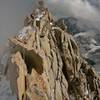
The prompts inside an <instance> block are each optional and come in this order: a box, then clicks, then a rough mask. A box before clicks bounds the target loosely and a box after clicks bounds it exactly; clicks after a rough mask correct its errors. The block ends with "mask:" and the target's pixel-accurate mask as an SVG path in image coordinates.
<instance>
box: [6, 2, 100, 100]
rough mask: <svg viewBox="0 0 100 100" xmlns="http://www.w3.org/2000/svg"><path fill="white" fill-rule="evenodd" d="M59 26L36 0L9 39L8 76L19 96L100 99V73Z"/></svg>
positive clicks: (34, 99)
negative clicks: (18, 29) (33, 7)
mask: <svg viewBox="0 0 100 100" xmlns="http://www.w3.org/2000/svg"><path fill="white" fill-rule="evenodd" d="M62 27H63V28H62V29H61V28H60V27H58V26H57V25H55V21H54V19H53V18H52V15H51V13H50V12H49V11H48V9H47V8H45V7H44V4H43V3H42V2H39V7H38V8H37V9H36V10H34V11H33V12H32V14H31V15H30V16H29V17H27V18H26V19H25V26H24V28H23V29H22V30H21V32H20V34H18V35H17V36H15V37H14V38H12V39H10V48H11V49H10V50H11V56H10V58H9V61H8V64H7V66H8V70H7V76H8V79H9V80H10V83H11V88H12V91H13V94H17V96H18V98H19V100H99V99H100V77H99V76H98V75H97V74H96V72H95V70H94V69H93V68H92V67H91V65H89V64H88V63H87V62H86V61H85V60H84V59H83V58H82V57H81V54H80V50H79V47H78V45H77V43H76V41H75V40H74V38H73V36H72V35H71V34H69V33H67V32H66V30H65V29H66V28H64V25H63V24H62Z"/></svg>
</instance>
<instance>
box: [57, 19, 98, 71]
mask: <svg viewBox="0 0 100 100" xmlns="http://www.w3.org/2000/svg"><path fill="white" fill-rule="evenodd" d="M62 21H64V24H65V25H66V26H67V31H68V32H70V33H71V34H73V35H74V38H75V39H76V41H77V42H78V44H79V46H80V50H81V54H82V56H83V57H84V58H85V59H86V60H87V61H89V63H90V64H92V65H94V66H95V68H96V69H97V71H100V68H99V62H100V31H99V30H98V29H96V28H93V27H91V26H87V24H85V23H81V21H80V20H79V19H76V18H74V17H68V18H61V19H59V20H58V21H57V22H56V24H57V25H58V26H60V24H61V23H62ZM91 62H92V63H91ZM98 69H99V70H98Z"/></svg>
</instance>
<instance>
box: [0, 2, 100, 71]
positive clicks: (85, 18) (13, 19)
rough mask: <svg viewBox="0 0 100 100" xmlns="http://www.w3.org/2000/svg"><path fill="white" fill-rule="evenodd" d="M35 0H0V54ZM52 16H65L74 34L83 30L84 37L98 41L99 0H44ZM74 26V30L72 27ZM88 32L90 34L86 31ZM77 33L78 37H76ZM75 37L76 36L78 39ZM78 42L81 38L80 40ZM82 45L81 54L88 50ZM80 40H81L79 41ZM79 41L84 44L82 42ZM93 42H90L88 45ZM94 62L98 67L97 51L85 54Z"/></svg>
mask: <svg viewBox="0 0 100 100" xmlns="http://www.w3.org/2000/svg"><path fill="white" fill-rule="evenodd" d="M36 1H37V0H28V1H27V0H17V1H16V0H0V56H1V57H2V56H4V55H3V52H6V51H7V50H8V49H6V50H5V48H7V43H8V38H10V37H11V36H14V35H15V34H16V33H17V32H18V31H19V30H20V29H21V28H22V27H23V21H24V18H25V16H27V15H28V14H30V12H31V11H32V8H34V7H35V5H36ZM44 1H45V2H46V4H47V5H48V8H49V9H50V11H51V12H52V13H53V15H54V16H55V18H56V19H57V20H58V19H60V18H62V19H66V20H65V24H66V25H67V26H68V27H69V31H71V32H72V33H74V35H75V34H79V33H81V32H84V33H85V34H86V35H85V38H82V37H83V36H82V37H81V38H82V39H83V41H85V40H88V41H87V42H91V41H89V38H92V39H94V41H96V44H95V45H96V46H99V45H100V0H44ZM73 29H74V30H73ZM77 29H78V31H77ZM87 34H89V35H87ZM79 38H80V37H78V38H77V39H78V41H79ZM77 39H76V40H77ZM79 42H80V41H79ZM87 42H86V43H84V46H85V47H81V49H82V50H83V51H82V52H83V55H84V54H85V53H86V52H88V51H85V50H84V49H87V50H88V49H89V48H86V46H87V45H86V44H87ZM82 43H83V42H82ZM82 43H81V44H80V45H83V44H82ZM91 44H92V43H89V46H90V45H91ZM88 57H89V58H91V60H93V61H94V62H96V69H97V70H99V65H100V63H99V62H100V61H99V60H100V54H99V53H94V54H90V55H89V56H88Z"/></svg>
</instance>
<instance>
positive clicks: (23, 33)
mask: <svg viewBox="0 0 100 100" xmlns="http://www.w3.org/2000/svg"><path fill="white" fill-rule="evenodd" d="M30 32H32V33H35V32H36V29H35V28H33V27H32V26H31V25H29V26H25V27H24V28H23V29H22V30H21V31H19V35H18V39H19V40H20V41H22V42H24V43H26V42H27V40H28V38H29V33H30Z"/></svg>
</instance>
